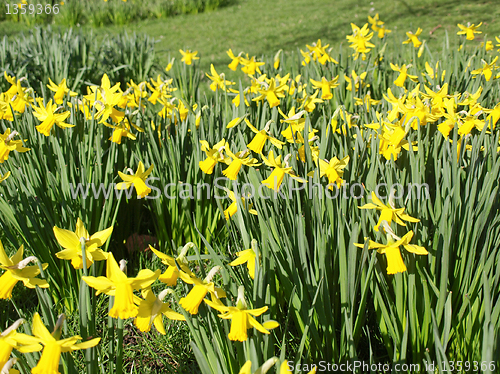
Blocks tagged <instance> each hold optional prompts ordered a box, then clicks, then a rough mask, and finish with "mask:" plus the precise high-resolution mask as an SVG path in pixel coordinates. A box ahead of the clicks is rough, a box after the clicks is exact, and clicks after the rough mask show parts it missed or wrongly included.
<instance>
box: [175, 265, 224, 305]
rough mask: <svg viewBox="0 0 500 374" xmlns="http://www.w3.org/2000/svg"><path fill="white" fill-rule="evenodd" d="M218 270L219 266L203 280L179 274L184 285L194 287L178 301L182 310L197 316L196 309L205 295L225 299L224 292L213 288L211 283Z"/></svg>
mask: <svg viewBox="0 0 500 374" xmlns="http://www.w3.org/2000/svg"><path fill="white" fill-rule="evenodd" d="M219 269H220V266H215V267H213V268H212V270H210V272H209V273H208V274H207V276H206V278H205V279H204V280H202V279H200V278H198V277H196V276H194V275H190V274H188V273H185V272H183V271H181V272H179V277H180V278H181V279H182V280H183V281H184V282H185V283H187V284H193V285H194V287H193V288H192V289H191V291H189V293H188V294H187V296H186V297H183V298H182V299H181V300H180V301H179V305H180V306H182V307H183V308H184V310H186V311H187V312H188V313H191V314H198V308H199V307H200V304H201V302H202V301H203V299H204V298H205V296H206V295H207V293H210V294H211V295H212V296H213V297H215V298H216V299H219V298H222V297H226V292H224V290H222V289H221V288H218V287H215V285H214V283H213V282H212V278H213V277H214V276H215V274H216V273H217V272H218V271H219Z"/></svg>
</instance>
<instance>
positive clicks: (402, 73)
mask: <svg viewBox="0 0 500 374" xmlns="http://www.w3.org/2000/svg"><path fill="white" fill-rule="evenodd" d="M390 65H391V69H392V70H394V71H397V72H399V75H398V78H397V79H396V80H395V81H394V84H395V85H396V86H398V87H404V84H405V81H406V78H410V79H411V80H412V81H414V82H418V77H417V76H416V75H410V74H408V70H407V69H408V68H409V67H410V66H411V65H405V64H403V65H401V67H399V66H398V65H394V64H393V63H392V62H391V63H390Z"/></svg>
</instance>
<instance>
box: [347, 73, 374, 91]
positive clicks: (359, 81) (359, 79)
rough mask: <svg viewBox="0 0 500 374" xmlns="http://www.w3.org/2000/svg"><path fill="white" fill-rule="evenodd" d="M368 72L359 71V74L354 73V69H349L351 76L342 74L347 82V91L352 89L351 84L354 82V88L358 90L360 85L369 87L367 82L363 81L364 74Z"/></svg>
mask: <svg viewBox="0 0 500 374" xmlns="http://www.w3.org/2000/svg"><path fill="white" fill-rule="evenodd" d="M367 74H368V73H367V72H366V71H365V72H363V73H361V74H360V75H358V74H356V72H355V71H354V70H352V71H351V77H348V76H347V75H344V78H345V80H346V82H347V83H348V85H347V87H346V90H347V91H352V88H353V84H354V90H355V91H358V90H359V88H360V87H365V86H366V87H369V86H370V85H369V84H366V83H365V82H364V80H365V78H366V75H367Z"/></svg>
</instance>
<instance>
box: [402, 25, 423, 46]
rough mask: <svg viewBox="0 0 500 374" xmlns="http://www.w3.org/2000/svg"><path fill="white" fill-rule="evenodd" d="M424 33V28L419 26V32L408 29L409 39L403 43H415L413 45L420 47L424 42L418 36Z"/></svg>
mask: <svg viewBox="0 0 500 374" xmlns="http://www.w3.org/2000/svg"><path fill="white" fill-rule="evenodd" d="M421 33H422V29H421V28H420V27H419V28H418V29H417V32H415V33H413V32H411V31H408V32H407V33H406V36H407V37H408V40H405V41H404V42H403V44H409V43H413V46H414V47H415V48H418V47H420V46H421V45H422V42H421V41H420V40H418V36H419V35H420V34H421Z"/></svg>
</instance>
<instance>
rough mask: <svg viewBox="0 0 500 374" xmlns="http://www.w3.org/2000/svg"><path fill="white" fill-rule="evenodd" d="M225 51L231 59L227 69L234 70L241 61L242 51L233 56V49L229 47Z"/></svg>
mask: <svg viewBox="0 0 500 374" xmlns="http://www.w3.org/2000/svg"><path fill="white" fill-rule="evenodd" d="M226 53H227V55H228V56H229V58H230V59H231V63H230V64H229V65H228V67H229V69H231V70H232V71H236V69H237V68H238V65H239V64H240V63H241V55H242V54H243V52H240V53H239V54H238V56H235V55H234V53H233V51H232V50H231V49H229V51H227V52H226Z"/></svg>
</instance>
